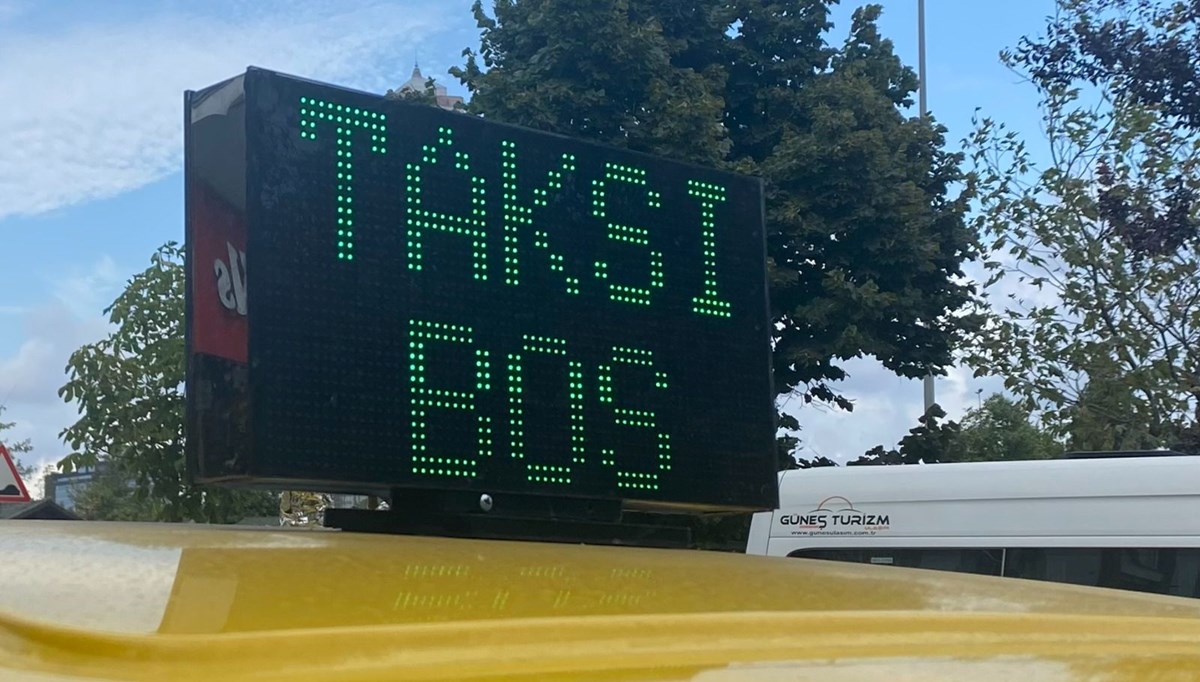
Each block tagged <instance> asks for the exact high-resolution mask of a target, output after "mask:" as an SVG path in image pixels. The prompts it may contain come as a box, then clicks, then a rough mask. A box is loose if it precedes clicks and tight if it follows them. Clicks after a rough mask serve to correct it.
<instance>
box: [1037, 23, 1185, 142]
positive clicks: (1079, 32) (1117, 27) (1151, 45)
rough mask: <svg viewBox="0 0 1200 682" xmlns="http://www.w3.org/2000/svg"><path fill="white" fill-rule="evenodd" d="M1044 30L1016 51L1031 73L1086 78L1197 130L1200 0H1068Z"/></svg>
mask: <svg viewBox="0 0 1200 682" xmlns="http://www.w3.org/2000/svg"><path fill="white" fill-rule="evenodd" d="M1060 4H1061V7H1062V13H1061V15H1060V17H1059V18H1058V20H1056V21H1052V22H1050V23H1049V24H1048V25H1047V31H1046V35H1044V36H1041V37H1040V38H1039V39H1035V40H1031V39H1025V40H1022V41H1021V43H1020V45H1019V47H1018V48H1017V50H1016V55H1017V56H1018V58H1019V59H1020V60H1021V61H1022V62H1023V63H1025V64H1027V65H1028V67H1029V70H1030V72H1031V73H1032V75H1033V77H1034V79H1035V80H1036V81H1037V82H1039V83H1048V84H1052V85H1054V86H1056V87H1063V88H1066V87H1070V86H1071V85H1072V84H1075V83H1079V82H1086V83H1088V84H1090V85H1093V86H1105V87H1111V88H1112V90H1113V92H1114V93H1115V94H1117V95H1118V96H1120V97H1121V98H1122V99H1128V100H1130V101H1134V102H1137V103H1139V104H1143V105H1146V106H1150V107H1153V108H1155V109H1158V110H1159V111H1161V112H1162V113H1163V114H1165V115H1166V116H1168V117H1170V118H1173V119H1174V120H1175V122H1176V124H1177V125H1179V126H1187V127H1189V128H1191V129H1193V130H1195V129H1200V80H1198V79H1197V75H1198V74H1200V2H1197V1H1196V0H1187V1H1186V2H1163V1H1161V0H1066V1H1063V2H1061V3H1060Z"/></svg>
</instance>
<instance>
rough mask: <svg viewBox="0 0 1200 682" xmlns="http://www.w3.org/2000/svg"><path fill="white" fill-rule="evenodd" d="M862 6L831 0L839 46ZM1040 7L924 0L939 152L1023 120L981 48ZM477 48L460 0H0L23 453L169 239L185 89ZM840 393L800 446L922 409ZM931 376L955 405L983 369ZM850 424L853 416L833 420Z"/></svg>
mask: <svg viewBox="0 0 1200 682" xmlns="http://www.w3.org/2000/svg"><path fill="white" fill-rule="evenodd" d="M859 4H860V3H857V2H843V4H842V6H841V7H840V8H839V9H838V10H837V14H836V22H837V26H836V27H835V29H834V32H833V36H834V37H833V40H835V41H839V42H840V40H841V38H842V37H843V36H844V34H845V31H846V29H847V27H848V22H849V16H850V13H851V11H852V10H853V8H854V7H857V6H858V5H859ZM882 4H883V6H884V16H883V19H882V31H883V34H884V35H885V36H887V37H889V38H891V39H892V40H893V41H894V42H895V44H896V48H897V51H898V52H899V53H900V55H901V57H902V58H903V59H904V61H905V62H906V63H908V64H911V65H913V66H914V67H915V66H916V62H917V59H916V57H917V37H916V36H917V30H916V29H917V23H916V21H917V20H916V0H903V1H895V0H884V2H883V3H882ZM1052 9H1053V3H1052V0H1012V1H1011V2H1008V3H994V2H978V1H977V0H976V1H964V0H927V16H926V19H927V38H928V46H927V60H928V65H929V77H928V81H929V104H930V110H931V111H932V112H933V113H934V115H935V116H937V117H938V119H939V120H941V121H942V122H943V123H945V124H946V125H947V126H948V127H949V128H950V136H949V137H950V140H951V142H952V144H953V145H954V146H957V144H958V141H959V140H960V139H961V138H962V137H963V136H965V135H966V134H967V133H968V132H969V130H970V119H971V115H972V113H973V111H974V109H975V107H977V106H978V107H982V109H983V111H984V113H986V114H987V115H990V116H993V117H996V118H998V119H1001V120H1004V121H1007V122H1009V123H1010V124H1011V125H1012V126H1013V127H1015V128H1016V129H1018V130H1023V131H1029V132H1035V131H1036V126H1037V120H1038V117H1037V110H1036V106H1035V105H1036V101H1035V99H1034V94H1033V91H1032V90H1031V89H1030V88H1029V87H1028V86H1026V85H1023V84H1021V83H1020V82H1019V79H1018V77H1017V76H1015V75H1014V74H1012V73H1010V72H1009V71H1007V70H1006V69H1005V68H1004V67H1003V66H1002V65H1000V63H999V60H998V58H997V54H998V52H999V51H1000V50H1001V49H1003V48H1005V47H1008V46H1012V45H1015V43H1016V41H1017V40H1018V39H1019V37H1020V36H1021V35H1023V34H1027V33H1035V32H1037V31H1039V30H1040V29H1041V27H1042V24H1043V17H1044V16H1045V15H1047V14H1048V13H1050V12H1051V11H1052ZM477 45H478V31H477V29H476V28H475V24H474V20H473V18H472V16H471V13H470V0H437V1H436V2H434V1H430V0H427V1H425V2H415V1H410V0H391V1H386V0H340V2H338V3H326V2H316V1H311V0H291V1H286V2H285V1H283V0H260V1H257V2H254V1H250V0H216V1H211V2H207V3H195V2H182V1H178V0H155V1H151V0H121V1H115V2H114V1H108V2H104V3H93V2H85V1H83V0H63V1H62V2H53V3H48V2H41V1H38V0H0V102H4V103H5V104H4V106H3V107H0V150H2V151H0V404H5V405H7V412H6V413H5V418H6V419H8V420H14V421H16V422H17V428H16V434H15V435H16V436H17V437H18V438H24V437H29V438H32V439H33V444H34V446H35V448H36V457H35V458H34V459H37V460H41V461H45V462H48V461H52V460H56V459H58V458H59V457H61V456H62V455H63V454H65V453H66V447H65V446H64V445H63V444H62V443H60V442H59V440H58V433H59V431H60V430H61V429H62V428H63V427H65V426H67V425H68V424H70V423H71V422H72V421H73V419H74V408H73V407H72V406H69V405H66V404H64V403H62V401H61V400H59V398H58V397H57V395H56V390H57V388H58V387H59V386H60V385H61V384H62V383H63V380H64V375H63V367H64V366H65V364H66V361H67V358H68V356H69V355H70V353H71V352H72V351H73V350H74V349H75V348H77V347H78V346H80V345H81V344H83V343H86V342H88V341H92V340H95V339H96V338H99V337H100V336H101V335H103V334H104V332H105V329H106V323H105V321H104V319H103V316H102V314H101V311H102V309H103V308H104V307H105V306H106V305H107V304H108V303H109V302H111V300H112V299H113V297H115V296H116V294H117V293H118V292H119V291H120V288H121V286H122V285H123V283H124V282H125V280H126V279H127V278H128V277H130V276H131V275H132V274H133V273H135V272H137V271H139V270H141V269H142V268H144V267H145V265H146V264H147V262H148V258H149V256H150V254H151V253H152V252H153V250H154V249H155V247H156V246H158V245H159V244H161V243H163V242H165V241H168V240H179V241H182V236H183V202H182V197H183V194H182V177H181V173H180V168H181V167H182V132H181V128H182V126H181V118H182V115H181V107H182V92H183V90H185V89H187V88H198V87H203V86H205V85H208V84H210V83H212V82H216V81H218V80H220V79H223V78H226V77H228V76H231V75H234V74H236V73H239V72H241V71H242V70H244V68H245V67H246V66H247V65H251V64H253V65H257V66H263V67H267V68H273V69H277V70H281V71H285V72H289V73H294V74H297V75H303V76H307V77H311V78H315V79H318V80H324V81H330V82H336V83H339V84H344V85H348V86H351V87H356V88H361V89H365V90H372V91H377V92H382V91H383V90H385V89H387V88H388V87H395V86H397V85H398V84H400V83H401V82H403V81H405V80H407V79H408V76H409V74H410V72H411V69H412V62H413V59H414V56H416V57H418V58H419V59H420V62H421V67H422V69H423V71H424V72H425V73H426V75H433V76H435V77H438V78H439V79H440V80H441V81H442V82H443V83H445V84H446V85H447V86H449V88H450V91H451V93H454V94H465V93H464V92H463V88H462V87H461V86H460V85H458V83H457V82H454V81H452V80H451V79H450V78H449V77H448V76H447V75H446V69H447V68H449V67H450V66H451V65H454V64H457V63H459V62H460V61H461V58H460V56H459V55H460V53H461V51H462V49H463V48H464V47H468V46H476V47H477ZM851 368H852V370H853V374H854V376H853V377H852V379H851V380H850V381H849V382H848V383H847V384H846V385H845V389H846V391H847V392H848V393H849V394H850V395H851V396H852V397H854V398H855V399H856V400H857V402H858V405H859V407H858V409H856V411H855V412H854V414H853V415H845V414H833V413H826V412H820V411H815V410H805V411H804V412H803V413H802V414H801V417H802V421H803V422H804V423H805V424H806V432H805V434H804V437H805V440H806V441H808V444H809V446H810V448H811V449H812V451H813V452H816V453H820V454H824V455H829V456H833V457H845V456H851V457H852V456H855V455H857V454H859V453H861V452H862V451H863V450H865V449H867V448H869V447H871V446H872V445H875V444H877V443H885V444H891V443H894V442H895V440H896V439H897V438H898V437H899V436H901V435H902V434H903V433H904V432H905V431H906V430H907V429H908V428H909V427H910V426H911V425H912V424H913V423H915V420H916V416H917V415H919V414H920V412H921V387H920V384H919V382H909V381H904V380H900V379H897V378H895V377H892V376H890V375H888V374H887V373H886V372H885V371H882V370H880V369H879V368H878V367H877V365H876V363H874V362H873V361H869V360H864V361H859V362H855V363H853V364H852V367H851ZM968 376H969V375H967V374H965V373H964V372H961V371H960V372H955V373H953V374H952V376H951V377H950V378H949V379H946V380H942V381H940V382H939V388H938V390H939V402H942V403H943V404H944V405H945V406H947V408H948V409H949V411H950V412H951V413H952V414H957V413H961V411H962V409H963V408H964V406H966V405H969V404H974V401H975V390H976V389H977V388H981V387H982V388H984V389H985V394H986V392H991V391H992V390H995V389H996V388H997V387H998V384H997V383H996V382H995V381H982V382H981V381H975V380H971V379H969V378H967V377H968ZM850 425H852V428H847V427H848V426H850Z"/></svg>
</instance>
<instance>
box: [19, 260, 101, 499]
mask: <svg viewBox="0 0 1200 682" xmlns="http://www.w3.org/2000/svg"><path fill="white" fill-rule="evenodd" d="M117 270H118V269H117V266H116V264H115V263H114V262H113V260H112V259H111V258H109V257H108V256H101V257H100V258H99V259H98V260H97V261H96V262H95V264H94V265H93V266H92V267H91V268H89V269H88V270H87V271H84V272H80V273H76V274H74V275H69V276H64V277H62V278H61V279H59V280H58V281H56V282H55V283H54V287H53V292H54V293H53V296H52V297H51V299H50V300H49V301H47V302H45V303H44V304H43V305H40V306H35V307H30V308H27V309H25V310H23V311H21V312H20V313H19V314H14V315H12V316H10V318H9V319H17V320H19V324H20V325H21V329H20V332H19V334H20V337H21V338H22V339H23V340H22V342H21V344H20V345H19V346H17V348H16V350H15V351H14V352H13V353H12V354H11V355H10V356H7V357H6V356H3V355H0V405H4V406H5V412H4V418H5V421H11V422H14V426H13V428H12V430H11V431H7V432H6V433H5V437H6V438H7V439H9V440H11V441H21V440H24V439H26V438H28V439H30V441H31V443H32V445H33V453H32V454H29V455H24V456H23V458H22V459H23V461H24V463H25V464H30V465H33V466H34V467H35V469H36V470H37V472H38V473H37V475H36V476H35V477H34V478H33V479H32V480H29V481H26V484H27V486H29V488H30V493H31V494H39V493H40V491H41V486H42V473H43V470H44V469H45V467H46V466H47V465H50V464H54V463H56V462H57V461H58V460H59V459H61V458H62V457H63V455H66V454H67V452H68V450H67V447H66V446H65V445H64V444H63V443H62V441H61V440H60V439H59V435H58V434H59V433H60V432H61V431H62V429H63V428H64V427H66V426H67V425H69V424H71V423H73V422H74V421H75V420H76V419H77V418H78V412H77V408H76V406H75V405H69V404H67V403H64V402H63V401H62V399H60V398H59V397H58V389H59V387H60V386H62V385H63V383H64V382H65V381H66V373H65V368H66V365H67V360H68V359H69V358H70V356H71V353H73V352H74V351H75V350H76V349H78V348H79V347H80V346H82V345H83V344H85V343H90V342H92V341H95V340H97V339H99V338H101V337H102V336H104V335H105V334H106V333H107V332H108V330H109V324H108V323H107V322H106V321H105V319H104V318H103V317H102V316H100V315H98V314H97V312H98V311H99V310H100V309H101V308H103V307H104V306H106V305H107V304H108V303H109V302H110V301H111V300H112V299H113V297H115V296H116V294H117V292H118V291H119V290H120V287H121V285H122V283H123V277H121V276H120V275H119V274H118V273H117Z"/></svg>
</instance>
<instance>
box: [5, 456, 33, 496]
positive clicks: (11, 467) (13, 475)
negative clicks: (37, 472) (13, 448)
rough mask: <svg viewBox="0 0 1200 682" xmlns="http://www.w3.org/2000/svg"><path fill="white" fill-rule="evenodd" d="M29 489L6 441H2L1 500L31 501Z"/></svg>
mask: <svg viewBox="0 0 1200 682" xmlns="http://www.w3.org/2000/svg"><path fill="white" fill-rule="evenodd" d="M29 501H30V500H29V491H28V490H26V489H25V483H24V482H23V481H22V480H21V475H20V474H18V473H17V465H16V463H15V462H13V458H12V455H11V454H9V452H8V448H6V447H4V443H0V502H29Z"/></svg>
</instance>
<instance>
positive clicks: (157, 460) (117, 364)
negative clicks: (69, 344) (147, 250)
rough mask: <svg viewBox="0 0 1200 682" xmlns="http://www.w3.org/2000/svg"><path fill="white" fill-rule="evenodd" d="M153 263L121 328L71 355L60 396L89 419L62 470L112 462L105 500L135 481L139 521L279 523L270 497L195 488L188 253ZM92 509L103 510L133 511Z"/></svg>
mask: <svg viewBox="0 0 1200 682" xmlns="http://www.w3.org/2000/svg"><path fill="white" fill-rule="evenodd" d="M150 260H151V265H150V267H148V268H147V269H146V270H144V271H142V272H141V273H139V274H137V275H135V276H134V277H133V278H132V279H131V280H130V281H129V283H128V284H127V285H126V288H125V290H124V291H123V292H122V293H121V294H120V295H119V296H118V297H117V299H116V300H115V301H114V302H113V303H112V305H110V306H109V307H108V308H107V309H105V311H104V312H105V314H107V315H108V316H109V321H110V322H111V323H112V324H113V325H114V326H115V329H114V330H113V331H112V332H111V333H110V334H109V335H108V336H107V337H106V338H104V339H101V340H100V341H97V342H95V343H90V344H87V345H85V346H83V347H82V348H80V349H79V350H77V351H75V352H74V353H72V355H71V358H70V361H69V362H68V364H67V368H66V371H67V382H66V384H64V385H63V387H62V388H60V389H59V396H60V397H61V398H62V399H63V400H65V401H67V402H74V403H77V404H78V406H79V410H80V417H79V420H78V421H76V422H75V424H73V425H71V426H69V427H67V428H66V429H64V430H63V432H62V436H63V438H64V440H65V441H66V442H67V443H68V444H69V445H70V446H71V448H72V449H73V450H74V452H72V453H71V454H70V455H67V456H66V457H65V458H63V460H62V461H61V462H60V463H59V466H60V468H62V469H63V470H64V471H72V470H76V469H81V468H84V467H95V466H96V465H97V464H99V463H101V462H105V463H107V464H108V465H109V467H110V468H111V470H112V476H113V477H115V478H113V479H111V480H109V481H108V482H109V483H111V484H112V485H107V487H106V486H101V487H100V488H99V489H98V491H97V493H96V495H97V496H99V495H100V493H101V492H103V491H105V490H108V491H112V492H113V494H114V495H117V496H122V495H124V494H126V493H124V492H123V491H124V490H125V488H124V487H123V485H122V484H124V483H125V482H126V481H132V482H133V488H132V495H133V497H134V498H135V500H136V503H137V506H136V509H138V510H140V511H139V512H138V513H141V512H142V511H145V510H152V513H153V517H154V518H155V519H157V520H161V521H184V520H191V521H199V522H209V523H232V522H235V521H237V520H238V519H240V518H243V517H244V516H256V515H274V514H275V513H276V512H277V510H276V506H277V503H276V501H275V498H274V497H273V496H272V495H271V494H269V493H262V492H246V491H236V490H229V489H224V488H199V487H194V486H191V485H188V483H187V481H186V474H185V468H184V454H183V452H184V451H183V438H184V433H183V430H184V426H183V425H184V394H183V380H184V338H183V317H184V270H183V262H182V252H181V251H180V249H179V247H178V246H177V245H176V244H175V243H168V244H165V245H163V246H162V247H160V248H159V249H158V250H157V251H156V252H155V253H154V255H153V256H152V257H151V259H150ZM114 481H115V483H114ZM93 502H95V507H96V508H97V509H109V508H113V509H116V508H120V509H126V508H125V507H120V506H119V505H117V504H115V503H110V502H108V501H95V500H93ZM121 513H125V512H124V511H122V512H121Z"/></svg>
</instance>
